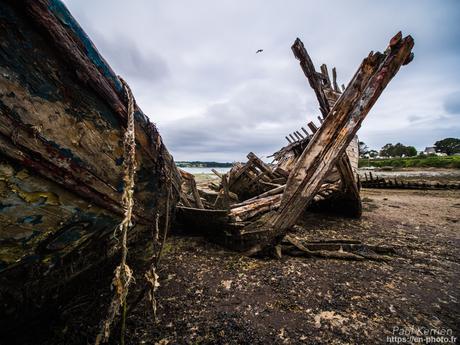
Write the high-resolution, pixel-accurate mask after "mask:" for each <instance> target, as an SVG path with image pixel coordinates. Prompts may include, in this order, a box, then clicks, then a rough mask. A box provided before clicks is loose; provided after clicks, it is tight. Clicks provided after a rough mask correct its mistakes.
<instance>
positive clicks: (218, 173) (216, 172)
mask: <svg viewBox="0 0 460 345" xmlns="http://www.w3.org/2000/svg"><path fill="white" fill-rule="evenodd" d="M211 171H212V172H213V173H214V175H216V176H218V177H219V178H222V174H221V173H220V172H218V171H217V170H216V169H214V168H213V169H211Z"/></svg>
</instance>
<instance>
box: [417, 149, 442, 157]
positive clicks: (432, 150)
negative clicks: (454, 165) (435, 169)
mask: <svg viewBox="0 0 460 345" xmlns="http://www.w3.org/2000/svg"><path fill="white" fill-rule="evenodd" d="M421 153H422V154H424V155H436V156H447V154H446V153H442V152H436V148H435V147H425V151H423V152H421Z"/></svg>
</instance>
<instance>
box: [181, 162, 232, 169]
mask: <svg viewBox="0 0 460 345" xmlns="http://www.w3.org/2000/svg"><path fill="white" fill-rule="evenodd" d="M176 165H177V166H178V167H179V168H230V167H231V166H232V165H233V164H232V163H218V162H200V161H194V162H186V161H180V162H176Z"/></svg>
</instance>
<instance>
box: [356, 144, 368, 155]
mask: <svg viewBox="0 0 460 345" xmlns="http://www.w3.org/2000/svg"><path fill="white" fill-rule="evenodd" d="M358 151H359V156H360V157H363V156H364V155H366V154H368V153H369V147H367V145H366V144H365V143H364V142H363V141H360V142H358Z"/></svg>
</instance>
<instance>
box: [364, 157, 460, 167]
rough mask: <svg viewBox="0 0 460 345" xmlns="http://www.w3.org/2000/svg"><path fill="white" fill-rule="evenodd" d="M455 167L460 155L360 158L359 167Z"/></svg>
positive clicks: (457, 165) (458, 165)
mask: <svg viewBox="0 0 460 345" xmlns="http://www.w3.org/2000/svg"><path fill="white" fill-rule="evenodd" d="M368 166H371V167H376V168H381V167H395V168H418V167H420V168H455V169H460V156H443V157H440V156H417V157H406V158H380V159H368V158H361V159H360V160H359V167H360V168H361V167H368Z"/></svg>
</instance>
